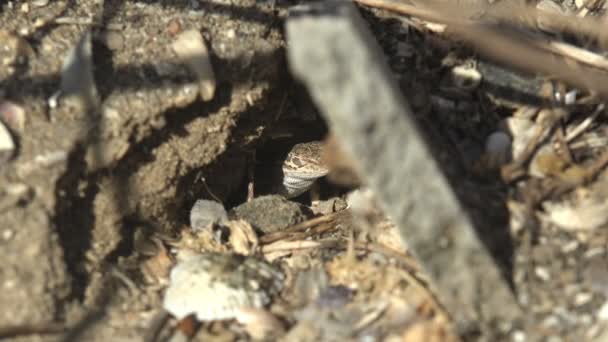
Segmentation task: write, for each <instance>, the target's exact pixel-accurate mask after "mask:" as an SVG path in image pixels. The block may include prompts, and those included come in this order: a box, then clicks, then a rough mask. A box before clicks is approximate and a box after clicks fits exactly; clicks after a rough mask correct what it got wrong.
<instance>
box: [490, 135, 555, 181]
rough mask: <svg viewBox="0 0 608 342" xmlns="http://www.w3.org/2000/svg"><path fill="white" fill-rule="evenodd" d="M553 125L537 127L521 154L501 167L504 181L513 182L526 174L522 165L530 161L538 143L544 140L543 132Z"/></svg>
mask: <svg viewBox="0 0 608 342" xmlns="http://www.w3.org/2000/svg"><path fill="white" fill-rule="evenodd" d="M553 126H554V125H551V126H550V127H548V128H547V127H543V126H540V127H538V128H537V129H536V132H535V134H534V136H533V137H532V139H530V142H528V145H527V146H526V149H525V150H524V152H523V153H522V154H521V156H520V157H519V158H518V159H517V160H515V161H514V162H512V163H511V164H508V165H505V166H504V167H503V168H502V169H501V171H500V172H501V175H502V179H503V180H504V181H505V182H506V183H511V182H514V181H516V180H518V179H520V178H521V177H523V176H525V175H526V174H527V171H526V170H525V168H524V166H525V165H526V164H527V163H528V162H529V161H530V159H532V157H533V155H534V152H536V150H537V149H538V147H539V145H540V143H541V142H542V140H544V139H543V137H544V136H545V132H546V131H547V130H549V132H548V133H550V131H551V129H552V128H553Z"/></svg>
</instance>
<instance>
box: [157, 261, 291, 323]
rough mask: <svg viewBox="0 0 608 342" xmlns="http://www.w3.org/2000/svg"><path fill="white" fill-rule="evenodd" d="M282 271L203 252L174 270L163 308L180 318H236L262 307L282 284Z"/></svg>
mask: <svg viewBox="0 0 608 342" xmlns="http://www.w3.org/2000/svg"><path fill="white" fill-rule="evenodd" d="M283 280H284V276H283V274H282V273H281V272H280V271H278V270H277V269H275V267H273V266H272V265H270V264H269V263H267V262H265V261H263V260H260V259H257V258H253V257H245V256H241V255H236V254H221V253H204V254H200V255H194V256H191V257H189V258H187V259H186V260H183V261H181V262H179V263H178V264H177V265H176V266H175V267H174V268H173V269H172V270H171V276H170V284H169V287H168V288H167V291H166V292H165V298H164V300H163V307H164V308H165V309H166V310H167V311H168V312H169V313H171V314H172V315H174V316H175V317H176V318H177V319H183V318H184V317H186V316H189V315H192V314H193V315H195V316H196V318H197V319H198V320H199V321H213V320H225V319H233V318H235V317H237V315H238V313H239V312H240V310H242V309H245V308H254V309H259V308H262V307H264V306H266V305H267V304H269V303H270V301H271V297H272V296H273V295H275V294H277V293H278V292H279V291H280V290H281V289H282V287H283Z"/></svg>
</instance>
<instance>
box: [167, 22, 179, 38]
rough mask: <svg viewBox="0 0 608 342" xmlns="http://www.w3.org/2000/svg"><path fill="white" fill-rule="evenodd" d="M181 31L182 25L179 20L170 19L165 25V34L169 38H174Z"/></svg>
mask: <svg viewBox="0 0 608 342" xmlns="http://www.w3.org/2000/svg"><path fill="white" fill-rule="evenodd" d="M181 31H182V24H180V22H179V20H177V19H172V20H171V21H170V22H169V24H168V25H167V33H169V35H171V36H175V35H176V34H178V33H180V32H181Z"/></svg>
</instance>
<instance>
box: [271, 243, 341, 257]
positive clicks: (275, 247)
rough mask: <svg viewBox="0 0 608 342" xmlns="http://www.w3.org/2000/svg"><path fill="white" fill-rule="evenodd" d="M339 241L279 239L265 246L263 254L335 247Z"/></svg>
mask: <svg viewBox="0 0 608 342" xmlns="http://www.w3.org/2000/svg"><path fill="white" fill-rule="evenodd" d="M336 243H337V241H321V242H317V241H310V240H297V241H277V242H275V243H273V244H269V245H266V246H263V247H262V249H261V251H262V254H268V253H275V252H283V251H295V250H302V249H316V248H330V247H335V245H336Z"/></svg>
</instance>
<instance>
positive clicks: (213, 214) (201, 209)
mask: <svg viewBox="0 0 608 342" xmlns="http://www.w3.org/2000/svg"><path fill="white" fill-rule="evenodd" d="M227 220H228V217H227V215H226V209H224V206H223V205H222V204H221V203H218V202H215V201H209V200H198V201H196V202H195V203H194V206H192V209H191V210H190V227H192V229H193V230H195V231H196V230H204V229H210V228H211V226H212V225H214V224H222V223H225V222H226V221H227Z"/></svg>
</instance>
